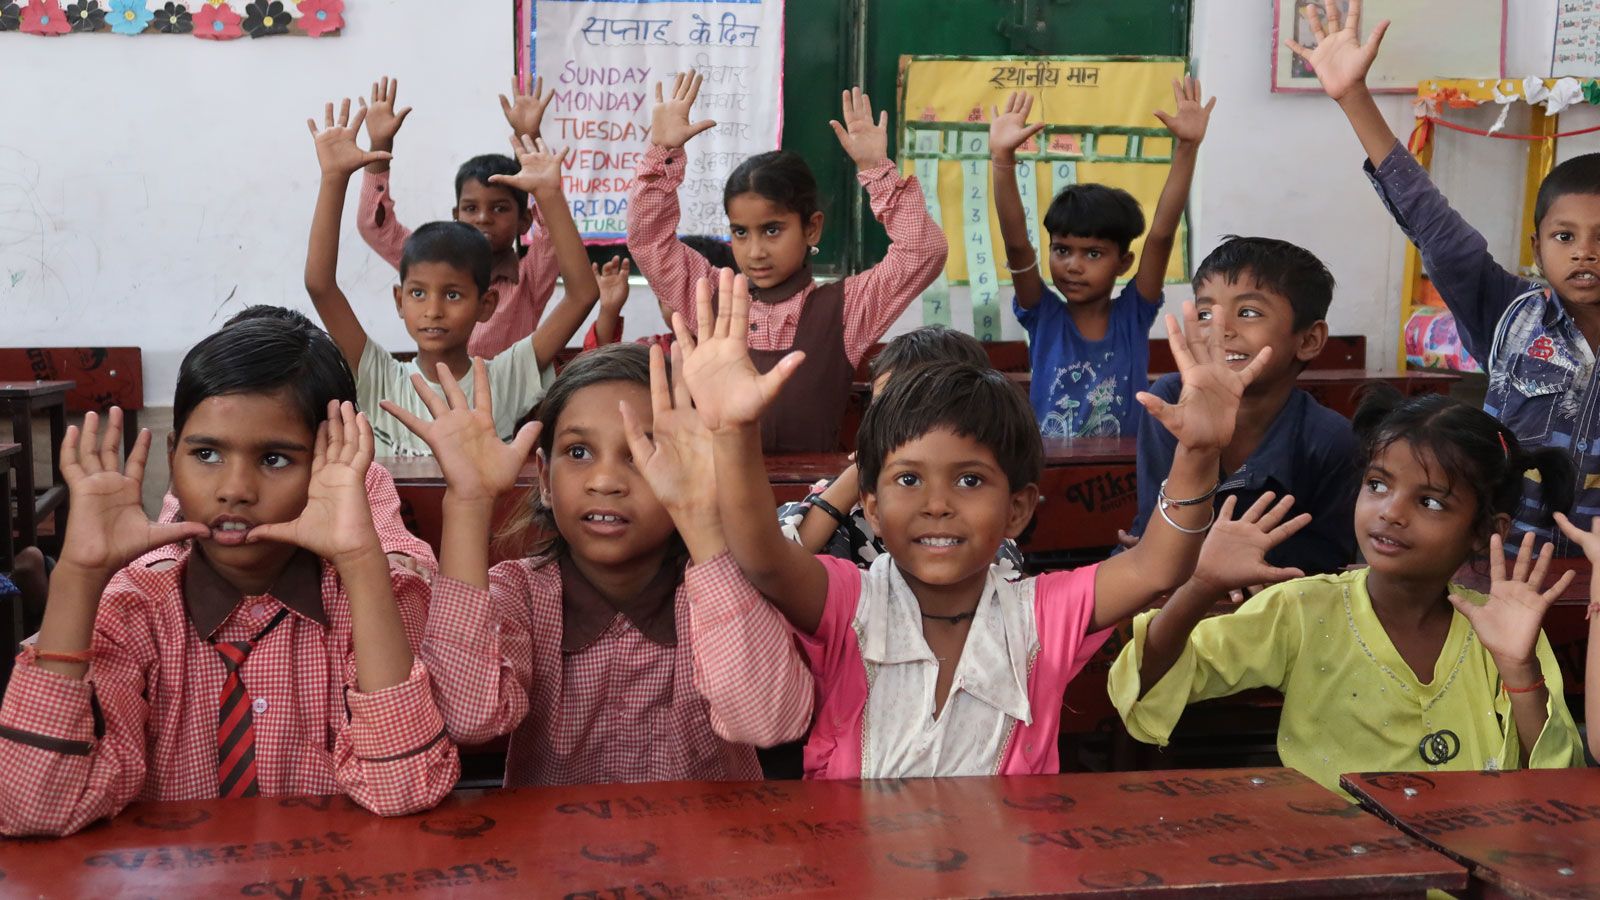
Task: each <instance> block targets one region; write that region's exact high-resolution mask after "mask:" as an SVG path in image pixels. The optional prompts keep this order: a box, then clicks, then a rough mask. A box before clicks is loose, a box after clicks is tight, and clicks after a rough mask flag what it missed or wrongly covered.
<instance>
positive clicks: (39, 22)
mask: <svg viewBox="0 0 1600 900" xmlns="http://www.w3.org/2000/svg"><path fill="white" fill-rule="evenodd" d="M22 30H23V31H26V32H27V33H29V34H66V33H67V32H68V31H71V30H72V24H71V23H70V22H68V21H67V14H66V13H64V12H62V11H61V4H60V3H57V2H56V0H33V2H32V3H29V4H28V5H27V6H24V7H23V8H22Z"/></svg>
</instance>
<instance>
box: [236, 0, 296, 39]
mask: <svg viewBox="0 0 1600 900" xmlns="http://www.w3.org/2000/svg"><path fill="white" fill-rule="evenodd" d="M293 24H294V17H293V16H291V15H289V13H288V11H287V10H285V9H284V8H283V4H282V3H281V2H279V0H271V2H270V3H269V2H267V0H258V2H255V3H248V4H246V5H245V8H244V30H245V33H246V34H248V35H250V36H251V37H253V38H258V37H266V36H268V35H271V34H287V33H288V31H289V26H290V25H293Z"/></svg>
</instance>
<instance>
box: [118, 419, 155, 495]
mask: <svg viewBox="0 0 1600 900" xmlns="http://www.w3.org/2000/svg"><path fill="white" fill-rule="evenodd" d="M150 441H151V437H150V429H148V428H141V429H139V436H138V437H136V438H134V439H133V452H132V453H129V454H128V462H127V465H125V466H123V469H122V471H123V473H124V474H126V475H127V476H128V477H129V478H132V479H133V480H134V481H137V482H140V483H141V484H142V483H143V482H144V466H145V462H146V461H148V460H149V459H150Z"/></svg>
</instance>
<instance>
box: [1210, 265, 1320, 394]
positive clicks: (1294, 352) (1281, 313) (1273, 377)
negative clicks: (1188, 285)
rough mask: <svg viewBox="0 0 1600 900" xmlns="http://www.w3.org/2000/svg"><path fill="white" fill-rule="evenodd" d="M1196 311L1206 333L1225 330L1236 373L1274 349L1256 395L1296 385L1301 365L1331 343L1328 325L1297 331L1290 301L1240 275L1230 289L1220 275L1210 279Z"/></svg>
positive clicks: (1258, 380) (1246, 274) (1255, 386)
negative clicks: (1206, 329) (1293, 382)
mask: <svg viewBox="0 0 1600 900" xmlns="http://www.w3.org/2000/svg"><path fill="white" fill-rule="evenodd" d="M1194 305H1195V307H1196V309H1197V310H1198V312H1199V314H1200V323H1201V327H1203V328H1210V327H1218V326H1220V327H1221V328H1222V349H1223V351H1224V352H1225V353H1226V354H1227V362H1228V367H1229V368H1231V369H1233V370H1234V371H1236V372H1237V371H1242V370H1243V369H1244V368H1245V367H1246V366H1248V365H1250V363H1251V362H1252V361H1253V360H1254V359H1255V358H1256V357H1257V356H1258V355H1260V353H1261V351H1262V350H1264V349H1266V348H1268V347H1271V348H1272V356H1271V357H1270V358H1269V359H1268V361H1267V368H1266V369H1265V370H1264V371H1262V373H1261V374H1260V375H1259V376H1257V377H1256V380H1255V381H1254V382H1253V383H1252V384H1251V386H1250V388H1249V390H1251V391H1260V390H1264V389H1267V388H1270V387H1274V386H1277V385H1280V384H1283V383H1284V381H1285V380H1288V381H1291V382H1292V381H1293V380H1294V378H1295V376H1296V374H1298V369H1299V366H1297V365H1296V362H1297V361H1298V362H1308V361H1310V360H1312V359H1315V358H1316V356H1317V354H1318V353H1320V352H1322V345H1323V343H1325V342H1326V341H1327V337H1328V326H1327V324H1326V323H1324V322H1316V323H1314V324H1313V325H1312V326H1311V327H1309V328H1307V329H1306V330H1305V331H1300V332H1297V331H1295V328H1294V306H1293V305H1292V304H1291V303H1290V302H1289V298H1288V297H1285V296H1284V295H1282V294H1280V293H1278V292H1276V291H1272V290H1268V289H1267V288H1264V287H1262V286H1261V285H1259V284H1257V283H1256V280H1255V278H1254V277H1253V276H1251V274H1250V273H1249V272H1241V273H1239V276H1238V277H1237V278H1236V279H1234V280H1233V281H1232V282H1231V283H1230V282H1229V280H1228V279H1227V278H1226V277H1223V276H1220V275H1213V276H1211V277H1209V278H1207V279H1206V280H1205V281H1203V282H1201V283H1200V287H1199V289H1198V290H1196V291H1195V292H1194Z"/></svg>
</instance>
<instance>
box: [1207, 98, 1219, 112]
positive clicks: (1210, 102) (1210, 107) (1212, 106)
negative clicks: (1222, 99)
mask: <svg viewBox="0 0 1600 900" xmlns="http://www.w3.org/2000/svg"><path fill="white" fill-rule="evenodd" d="M1216 108H1217V98H1215V97H1212V98H1211V99H1210V100H1207V101H1206V115H1208V116H1209V115H1211V111H1212V110H1213V109H1216Z"/></svg>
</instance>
